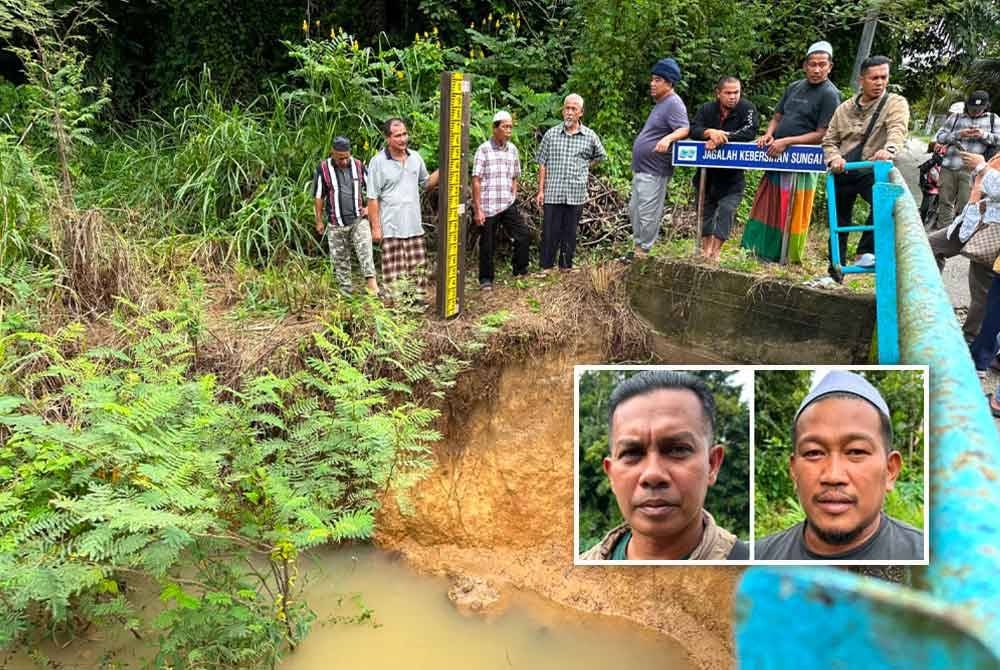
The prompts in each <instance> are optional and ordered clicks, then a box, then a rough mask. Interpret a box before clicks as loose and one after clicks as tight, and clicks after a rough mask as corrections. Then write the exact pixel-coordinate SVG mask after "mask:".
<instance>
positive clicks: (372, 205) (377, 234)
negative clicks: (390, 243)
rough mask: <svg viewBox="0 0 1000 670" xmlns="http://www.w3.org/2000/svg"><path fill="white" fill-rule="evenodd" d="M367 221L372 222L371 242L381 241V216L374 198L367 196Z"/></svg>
mask: <svg viewBox="0 0 1000 670" xmlns="http://www.w3.org/2000/svg"><path fill="white" fill-rule="evenodd" d="M368 221H369V222H370V223H371V224H372V242H381V241H382V217H381V212H380V211H379V207H378V200H377V199H376V198H368Z"/></svg>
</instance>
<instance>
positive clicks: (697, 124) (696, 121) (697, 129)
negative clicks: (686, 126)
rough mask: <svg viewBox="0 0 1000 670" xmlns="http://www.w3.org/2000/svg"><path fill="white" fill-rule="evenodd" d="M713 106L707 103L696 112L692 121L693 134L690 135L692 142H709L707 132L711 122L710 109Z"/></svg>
mask: <svg viewBox="0 0 1000 670" xmlns="http://www.w3.org/2000/svg"><path fill="white" fill-rule="evenodd" d="M711 106H712V103H707V104H704V105H702V106H701V107H699V108H698V111H697V112H695V114H694V118H693V119H691V134H690V135H688V137H690V138H691V139H692V140H697V141H698V142H702V141H704V140H707V139H708V138H707V137H705V131H706V130H708V125H709V123H710V120H709V119H708V108H709V107H711Z"/></svg>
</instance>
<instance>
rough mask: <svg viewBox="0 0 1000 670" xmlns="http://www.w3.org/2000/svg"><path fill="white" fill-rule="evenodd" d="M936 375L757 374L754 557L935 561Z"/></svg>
mask: <svg viewBox="0 0 1000 670" xmlns="http://www.w3.org/2000/svg"><path fill="white" fill-rule="evenodd" d="M927 384H928V379H927V368H926V366H923V367H916V366H910V367H885V366H883V367H875V366H868V367H855V368H851V369H848V368H832V367H812V368H803V369H788V368H784V369H760V368H758V369H757V370H756V371H755V373H754V437H755V439H754V537H755V542H754V560H755V562H757V563H760V562H765V563H769V562H781V563H783V564H787V563H797V564H803V565H816V564H827V563H834V564H841V563H846V564H861V565H897V564H898V565H926V564H927V562H928V558H929V553H928V549H929V547H928V537H929V534H928V528H927V525H928V510H929V504H928V500H927V497H928V459H927V430H928V417H927V407H928V403H927V394H928V385H927Z"/></svg>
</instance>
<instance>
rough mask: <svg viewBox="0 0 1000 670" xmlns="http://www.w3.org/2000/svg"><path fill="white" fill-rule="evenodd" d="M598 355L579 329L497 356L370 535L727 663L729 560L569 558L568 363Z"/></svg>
mask: <svg viewBox="0 0 1000 670" xmlns="http://www.w3.org/2000/svg"><path fill="white" fill-rule="evenodd" d="M605 360H606V359H605V358H604V355H603V353H602V348H601V344H600V335H599V334H598V333H591V335H590V336H589V337H583V338H581V339H579V340H578V341H577V344H576V346H575V347H569V348H566V349H563V350H562V351H550V352H549V353H548V354H547V355H546V356H544V357H540V358H538V359H534V360H528V361H522V362H514V363H510V364H508V365H506V366H505V367H504V368H503V369H502V370H501V371H500V375H499V378H498V379H497V380H496V382H495V384H494V385H493V386H492V388H493V390H492V391H491V392H490V393H489V394H488V395H481V396H478V400H477V401H476V402H474V403H472V405H471V407H470V409H469V411H467V412H466V413H465V415H464V416H454V415H453V416H452V417H451V420H450V421H449V425H448V428H447V429H446V432H445V439H444V440H443V441H442V442H441V443H439V444H438V445H437V447H436V450H435V452H436V453H435V462H436V464H435V467H434V469H433V471H432V472H431V473H430V475H429V476H428V477H427V478H426V479H424V480H423V481H422V482H420V483H419V484H417V486H416V487H415V488H414V489H413V490H412V491H411V494H410V496H409V501H410V505H412V509H408V510H407V513H403V512H401V511H400V508H399V507H398V505H397V504H396V502H395V501H394V500H392V499H391V498H392V496H389V498H390V500H386V501H385V504H384V505H383V507H382V511H381V513H380V516H379V519H378V521H377V523H376V528H377V529H378V535H377V538H376V539H377V542H378V544H379V545H381V546H382V547H385V548H388V549H395V550H399V551H401V552H402V553H403V554H404V555H405V556H406V558H407V559H408V560H409V561H410V562H411V563H412V564H413V565H414V566H415V567H417V568H418V569H420V570H425V571H428V572H436V573H446V574H452V575H454V574H461V575H472V576H478V577H486V578H489V579H490V580H492V581H494V582H497V583H500V584H504V585H507V586H508V587H510V588H524V589H531V590H533V591H535V592H537V593H539V594H541V595H543V596H545V597H547V598H550V599H552V600H554V601H556V602H559V603H562V604H565V605H568V606H570V607H574V608H577V609H580V610H584V611H587V612H598V613H603V614H611V615H618V616H623V617H626V618H628V619H631V620H634V621H637V622H639V623H641V624H643V625H645V626H648V627H650V628H652V629H654V630H657V631H659V632H662V633H665V634H668V635H670V636H672V637H674V638H675V639H677V640H678V641H679V642H680V644H681V645H682V646H683V647H684V648H685V649H686V650H687V652H688V654H689V655H690V657H691V659H692V661H693V662H694V663H695V664H696V665H698V666H700V667H703V668H713V669H716V668H730V667H733V666H734V658H733V657H734V652H733V645H732V639H731V621H730V616H731V611H732V600H733V593H734V590H735V583H736V580H737V578H738V577H739V574H740V571H739V569H738V568H725V567H704V568H686V567H682V568H678V567H656V568H649V567H623V568H608V567H576V566H574V565H573V461H574V459H573V365H575V364H586V363H601V362H604V361H605ZM474 377H475V375H470V378H469V379H467V380H465V383H466V384H475V383H476V380H475V379H474ZM466 391H467V392H468V389H466ZM472 392H473V393H474V390H473V391H472ZM407 507H409V505H407Z"/></svg>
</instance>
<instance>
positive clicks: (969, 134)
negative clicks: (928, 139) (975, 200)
mask: <svg viewBox="0 0 1000 670" xmlns="http://www.w3.org/2000/svg"><path fill="white" fill-rule="evenodd" d="M934 141H935V142H937V144H938V149H939V150H944V151H945V154H944V159H943V160H942V162H941V168H942V169H941V177H940V180H939V183H938V212H937V222H936V223H935V226H936V227H937V228H947V227H948V226H950V225H951V223H952V221H954V220H955V216H956V214H958V213H960V212H961V211H962V208H963V207H965V203H967V202H968V201H969V189H970V186H971V183H972V180H971V178H970V176H969V174H970V173H969V171H968V170H965V169H963V165H962V158H961V157H960V156H959V152H961V151H966V152H968V153H971V154H980V155H983V156H985V157H986V158H990V157H991V156H992V155H993V153H994V152H996V150H997V148H998V147H1000V119H998V118H997V115H996V114H994V113H992V112H991V111H990V96H989V94H987V93H986V91H974V92H973V93H972V94H971V95H970V96H969V98H968V99H967V100H966V101H965V109H964V110H963V111H962V112H961V113H960V114H952V115H951V116H949V117H948V120H947V121H945V122H944V125H943V126H942V127H941V129H940V130H938V131H937V135H935V136H934Z"/></svg>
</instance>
